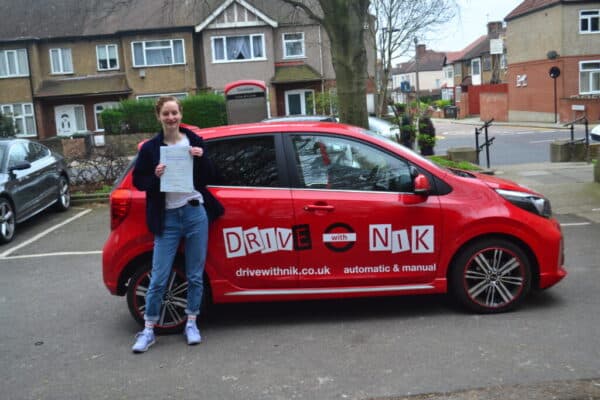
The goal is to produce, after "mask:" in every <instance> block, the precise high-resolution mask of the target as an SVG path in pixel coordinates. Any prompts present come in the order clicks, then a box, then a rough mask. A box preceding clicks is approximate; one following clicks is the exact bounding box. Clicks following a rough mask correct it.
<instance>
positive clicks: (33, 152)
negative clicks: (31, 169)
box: [27, 142, 49, 162]
mask: <svg viewBox="0 0 600 400" xmlns="http://www.w3.org/2000/svg"><path fill="white" fill-rule="evenodd" d="M28 147H29V155H28V157H27V161H29V162H34V161H37V160H40V159H42V158H44V157H45V156H47V155H48V153H49V151H48V149H47V148H46V147H44V146H42V145H41V144H39V143H35V142H29V143H28Z"/></svg>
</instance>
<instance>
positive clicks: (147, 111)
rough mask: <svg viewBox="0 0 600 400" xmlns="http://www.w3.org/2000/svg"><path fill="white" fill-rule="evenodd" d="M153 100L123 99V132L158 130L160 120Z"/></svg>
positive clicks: (121, 106) (121, 107)
mask: <svg viewBox="0 0 600 400" xmlns="http://www.w3.org/2000/svg"><path fill="white" fill-rule="evenodd" d="M154 104H155V103H154V101H152V100H123V101H122V102H121V104H120V107H119V108H120V109H121V110H122V111H123V120H122V121H121V125H122V126H121V133H141V132H157V131H159V130H160V122H158V119H157V118H156V114H155V112H154Z"/></svg>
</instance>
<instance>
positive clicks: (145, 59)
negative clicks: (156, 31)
mask: <svg viewBox="0 0 600 400" xmlns="http://www.w3.org/2000/svg"><path fill="white" fill-rule="evenodd" d="M154 42H169V46H157V47H152V48H151V50H157V49H166V48H169V49H171V56H172V60H173V62H172V63H170V64H148V55H147V50H148V48H147V44H148V43H154ZM175 42H181V53H182V54H181V56H182V62H176V56H175ZM137 44H141V45H142V55H143V64H138V63H137V61H138V60H136V55H135V46H136V45H137ZM131 61H132V65H133V68H153V67H168V66H172V65H185V64H186V54H185V39H183V38H176V39H153V40H136V41H133V42H131Z"/></svg>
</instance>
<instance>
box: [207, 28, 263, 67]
mask: <svg viewBox="0 0 600 400" xmlns="http://www.w3.org/2000/svg"><path fill="white" fill-rule="evenodd" d="M211 40H212V51H213V62H230V61H252V60H265V59H266V57H265V44H264V42H265V38H264V35H262V34H257V35H246V36H213V37H212V38H211Z"/></svg>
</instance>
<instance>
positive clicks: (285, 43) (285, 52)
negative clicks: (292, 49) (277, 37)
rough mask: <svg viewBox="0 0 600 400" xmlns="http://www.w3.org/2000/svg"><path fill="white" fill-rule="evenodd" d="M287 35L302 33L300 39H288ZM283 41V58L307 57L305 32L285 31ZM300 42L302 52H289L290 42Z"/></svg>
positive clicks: (282, 36) (282, 35)
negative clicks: (291, 53) (288, 45)
mask: <svg viewBox="0 0 600 400" xmlns="http://www.w3.org/2000/svg"><path fill="white" fill-rule="evenodd" d="M286 35H301V36H302V37H301V38H300V39H286V38H285V36H286ZM281 42H282V47H283V58H284V59H292V58H306V46H305V41H304V32H284V33H282V34H281ZM297 42H300V45H301V48H302V54H293V55H289V54H287V46H286V45H287V44H288V43H297Z"/></svg>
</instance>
